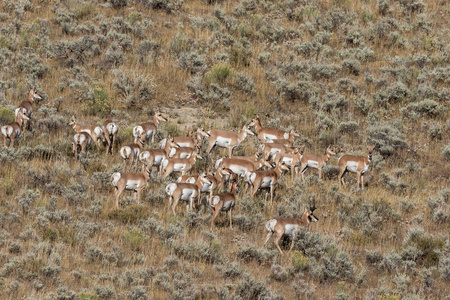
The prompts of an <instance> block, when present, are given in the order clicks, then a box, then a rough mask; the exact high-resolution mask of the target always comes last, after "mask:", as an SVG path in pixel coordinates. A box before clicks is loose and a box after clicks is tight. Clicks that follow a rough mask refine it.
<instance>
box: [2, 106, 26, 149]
mask: <svg viewBox="0 0 450 300" xmlns="http://www.w3.org/2000/svg"><path fill="white" fill-rule="evenodd" d="M25 113H26V110H25V109H19V110H18V111H17V114H16V117H15V121H14V122H10V123H8V124H6V125H3V126H2V129H1V132H2V136H3V146H4V147H8V146H7V145H6V139H9V140H10V143H9V144H10V145H11V147H14V143H15V140H16V139H18V138H19V135H20V133H21V132H22V128H24V127H25V124H26V123H25V122H26V121H28V120H30V118H29V117H28V116H27V115H26V114H25Z"/></svg>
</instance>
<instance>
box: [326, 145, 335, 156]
mask: <svg viewBox="0 0 450 300" xmlns="http://www.w3.org/2000/svg"><path fill="white" fill-rule="evenodd" d="M333 150H334V149H333V147H331V145H328V148H327V153H328V154H330V155H336V152H334V151H333Z"/></svg>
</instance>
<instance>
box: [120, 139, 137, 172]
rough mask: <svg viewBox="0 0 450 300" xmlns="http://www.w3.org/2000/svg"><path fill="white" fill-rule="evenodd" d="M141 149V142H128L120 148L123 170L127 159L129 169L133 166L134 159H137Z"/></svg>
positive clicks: (125, 167)
mask: <svg viewBox="0 0 450 300" xmlns="http://www.w3.org/2000/svg"><path fill="white" fill-rule="evenodd" d="M141 151H142V144H141V143H137V144H136V143H133V144H128V145H125V146H123V147H122V148H120V150H119V153H120V156H121V157H122V160H123V169H124V171H126V170H127V160H128V161H129V163H128V166H129V169H130V171H131V168H132V166H133V162H134V160H136V161H137V159H138V158H139V154H140V153H141Z"/></svg>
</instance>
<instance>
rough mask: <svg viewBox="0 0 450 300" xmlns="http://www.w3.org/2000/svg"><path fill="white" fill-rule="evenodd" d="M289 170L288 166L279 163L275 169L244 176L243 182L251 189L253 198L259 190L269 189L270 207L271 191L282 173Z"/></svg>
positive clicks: (271, 200)
mask: <svg viewBox="0 0 450 300" xmlns="http://www.w3.org/2000/svg"><path fill="white" fill-rule="evenodd" d="M287 170H289V168H288V166H286V164H285V163H284V162H283V161H279V162H278V163H277V164H276V166H275V169H273V170H265V171H254V172H248V173H246V174H245V181H246V182H247V183H249V184H250V185H251V187H252V191H251V196H252V197H254V196H255V194H256V193H257V192H258V190H259V189H264V188H269V189H270V205H271V206H272V205H273V190H274V187H275V185H276V184H277V182H278V179H280V177H281V174H282V173H283V171H287ZM266 197H267V195H266ZM266 197H264V202H266Z"/></svg>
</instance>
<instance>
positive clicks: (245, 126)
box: [242, 124, 255, 135]
mask: <svg viewBox="0 0 450 300" xmlns="http://www.w3.org/2000/svg"><path fill="white" fill-rule="evenodd" d="M242 130H243V131H244V132H246V133H248V134H250V135H255V133H254V132H253V131H251V130H250V124H248V125H244V127H243V128H242Z"/></svg>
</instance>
